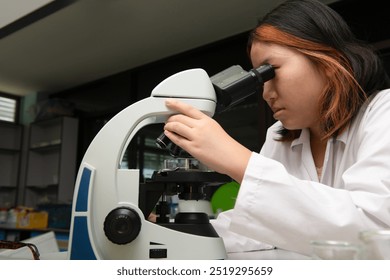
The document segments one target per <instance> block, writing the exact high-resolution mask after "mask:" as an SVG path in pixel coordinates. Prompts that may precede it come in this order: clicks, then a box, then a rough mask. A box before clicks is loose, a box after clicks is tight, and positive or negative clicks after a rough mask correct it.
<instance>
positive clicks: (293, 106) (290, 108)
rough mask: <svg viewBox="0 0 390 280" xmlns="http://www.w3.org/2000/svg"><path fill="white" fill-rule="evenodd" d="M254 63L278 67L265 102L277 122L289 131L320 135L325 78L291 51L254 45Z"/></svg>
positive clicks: (304, 57) (269, 82) (295, 52)
mask: <svg viewBox="0 0 390 280" xmlns="http://www.w3.org/2000/svg"><path fill="white" fill-rule="evenodd" d="M250 56H251V60H252V64H253V67H255V68H257V67H259V66H260V65H262V64H264V63H269V64H271V65H273V66H274V67H275V78H274V79H272V80H270V81H268V82H266V83H265V84H264V91H263V98H264V100H265V101H266V102H267V103H268V105H269V106H270V107H271V109H272V111H273V113H274V115H273V116H274V118H275V119H277V120H279V121H281V122H282V124H283V126H284V127H285V128H286V129H289V130H295V129H303V128H309V129H310V130H311V131H312V132H318V131H319V127H320V125H319V98H320V95H321V93H322V92H323V90H324V88H325V86H326V76H325V74H323V73H322V72H320V71H319V70H318V68H317V67H316V66H315V64H314V63H313V62H312V61H311V60H309V59H308V58H307V57H306V56H304V55H303V54H301V53H299V52H298V51H296V50H294V49H291V48H289V47H284V46H281V45H276V44H269V43H263V42H258V41H255V42H254V43H253V44H252V49H251V53H250Z"/></svg>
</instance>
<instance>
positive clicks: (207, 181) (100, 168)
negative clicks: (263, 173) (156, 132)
mask: <svg viewBox="0 0 390 280" xmlns="http://www.w3.org/2000/svg"><path fill="white" fill-rule="evenodd" d="M274 75H275V73H274V69H273V67H272V66H271V65H268V64H265V65H262V66H260V67H259V68H257V69H251V70H250V71H248V72H247V71H245V70H243V69H242V68H241V67H240V66H238V65H235V66H232V67H230V68H228V69H226V70H224V71H222V72H220V73H218V74H216V75H214V76H212V77H211V78H210V77H209V76H208V74H207V73H206V71H204V70H203V69H200V68H196V69H190V70H185V71H182V72H179V73H176V74H174V75H172V76H170V77H168V78H167V79H165V80H164V81H162V82H161V83H160V84H158V85H157V86H156V87H155V88H154V89H153V90H152V93H151V96H150V97H148V98H145V99H143V100H140V101H138V102H136V103H134V104H132V105H130V106H128V107H127V108H125V109H123V110H122V111H121V112H119V113H118V114H117V115H115V116H114V117H113V118H112V119H111V120H110V121H109V122H107V124H106V125H105V126H104V127H103V128H102V129H101V130H100V131H99V133H98V134H97V135H96V136H95V138H94V139H93V141H92V142H91V144H90V146H89V147H88V149H87V151H86V153H85V154H84V157H83V159H82V162H81V164H80V167H79V171H78V174H77V179H76V183H75V191H74V197H73V205H72V218H71V227H70V236H69V247H68V258H69V259H71V260H80V259H88V260H93V259H114V260H119V259H128V260H141V259H176V260H178V259H192V260H196V259H226V257H227V256H226V251H225V247H224V243H223V240H222V239H221V238H220V237H219V236H218V234H217V233H216V231H215V230H214V228H213V227H212V225H211V224H210V223H209V216H208V214H207V213H204V212H202V211H203V209H204V207H203V206H202V202H204V199H203V198H204V188H205V187H206V186H213V185H218V184H219V185H220V184H223V183H225V182H229V181H231V179H230V178H229V177H227V176H226V175H223V174H219V173H216V172H213V171H212V170H208V169H207V167H204V166H202V164H201V163H199V162H198V161H197V160H196V159H193V158H191V157H190V156H189V155H188V154H187V153H186V152H185V151H183V150H181V149H180V147H177V146H175V145H174V144H173V143H171V142H170V141H169V139H168V138H166V137H165V135H163V134H162V135H160V137H158V138H157V140H156V144H157V145H158V146H159V147H160V148H162V149H167V150H169V152H170V153H171V155H172V157H174V158H176V159H175V160H174V161H172V162H170V161H167V162H166V163H165V166H164V168H162V169H161V170H159V171H156V172H154V174H153V176H152V178H151V179H149V180H146V181H145V182H140V179H139V178H140V170H138V169H121V168H120V163H121V161H122V158H123V155H124V152H125V150H126V148H127V146H128V145H129V143H130V141H131V140H132V139H133V138H134V136H135V134H136V133H137V132H138V131H139V130H140V129H141V128H143V127H145V126H147V125H151V124H157V123H164V122H165V121H166V120H167V118H168V117H169V116H171V115H173V114H175V112H172V111H170V110H169V109H168V108H167V107H166V106H165V100H166V99H167V98H177V99H178V100H180V101H182V102H186V103H188V104H190V105H192V106H194V107H196V108H198V109H199V110H201V111H202V112H204V113H205V114H207V115H209V116H210V117H212V116H214V114H217V113H220V112H222V111H224V110H226V109H228V108H230V107H232V106H234V105H236V104H237V103H239V102H241V101H243V100H244V99H245V98H247V97H248V96H250V95H253V94H261V92H262V90H263V85H264V83H265V82H266V81H268V80H270V79H272V78H273V77H274ZM172 194H178V196H179V197H180V199H181V200H182V201H183V202H188V203H187V204H186V203H184V204H185V206H184V208H183V209H181V210H180V212H179V213H178V214H176V216H175V219H174V220H173V221H172V219H170V217H169V215H168V214H169V209H168V208H167V204H166V202H165V201H164V197H165V196H166V195H172ZM153 209H156V213H157V221H156V222H151V221H149V220H148V217H149V215H150V213H151V212H152V211H153Z"/></svg>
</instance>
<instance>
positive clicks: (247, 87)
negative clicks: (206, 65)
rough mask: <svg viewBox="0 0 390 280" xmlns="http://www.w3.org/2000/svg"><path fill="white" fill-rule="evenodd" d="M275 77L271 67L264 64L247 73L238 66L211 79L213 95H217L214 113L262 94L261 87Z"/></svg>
mask: <svg viewBox="0 0 390 280" xmlns="http://www.w3.org/2000/svg"><path fill="white" fill-rule="evenodd" d="M273 77H275V71H274V68H273V67H272V65H270V64H264V65H261V66H260V67H258V68H255V69H251V70H249V72H247V71H245V70H243V69H242V67H241V66H239V65H234V66H231V67H229V68H228V69H226V70H224V71H222V72H220V73H218V74H216V75H214V76H212V77H211V82H212V83H213V86H214V90H215V93H216V94H217V108H216V113H220V112H223V111H225V110H226V109H228V108H230V107H233V106H235V105H236V104H238V103H240V102H242V101H244V100H245V98H247V97H249V96H251V95H253V94H259V93H262V92H263V85H264V83H265V82H267V81H269V80H270V79H272V78H273Z"/></svg>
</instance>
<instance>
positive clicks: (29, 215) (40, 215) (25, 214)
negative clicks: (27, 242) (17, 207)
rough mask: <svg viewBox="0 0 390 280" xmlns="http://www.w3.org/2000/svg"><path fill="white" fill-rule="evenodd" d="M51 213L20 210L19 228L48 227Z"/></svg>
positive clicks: (17, 221)
mask: <svg viewBox="0 0 390 280" xmlns="http://www.w3.org/2000/svg"><path fill="white" fill-rule="evenodd" d="M48 220H49V214H48V213H47V212H46V211H40V212H37V211H29V210H22V211H19V212H18V214H17V218H16V227H17V228H26V229H38V228H47V224H48Z"/></svg>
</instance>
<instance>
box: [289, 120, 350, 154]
mask: <svg viewBox="0 0 390 280" xmlns="http://www.w3.org/2000/svg"><path fill="white" fill-rule="evenodd" d="M348 133H349V126H347V128H346V129H345V130H344V131H343V132H342V133H341V134H340V135H338V136H337V137H336V139H335V140H336V141H340V142H342V143H344V144H346V143H347V138H348ZM302 144H310V132H309V129H308V128H304V129H302V131H301V135H300V136H299V137H298V138H296V139H294V140H293V141H292V142H291V149H292V148H293V147H295V146H298V145H302Z"/></svg>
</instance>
